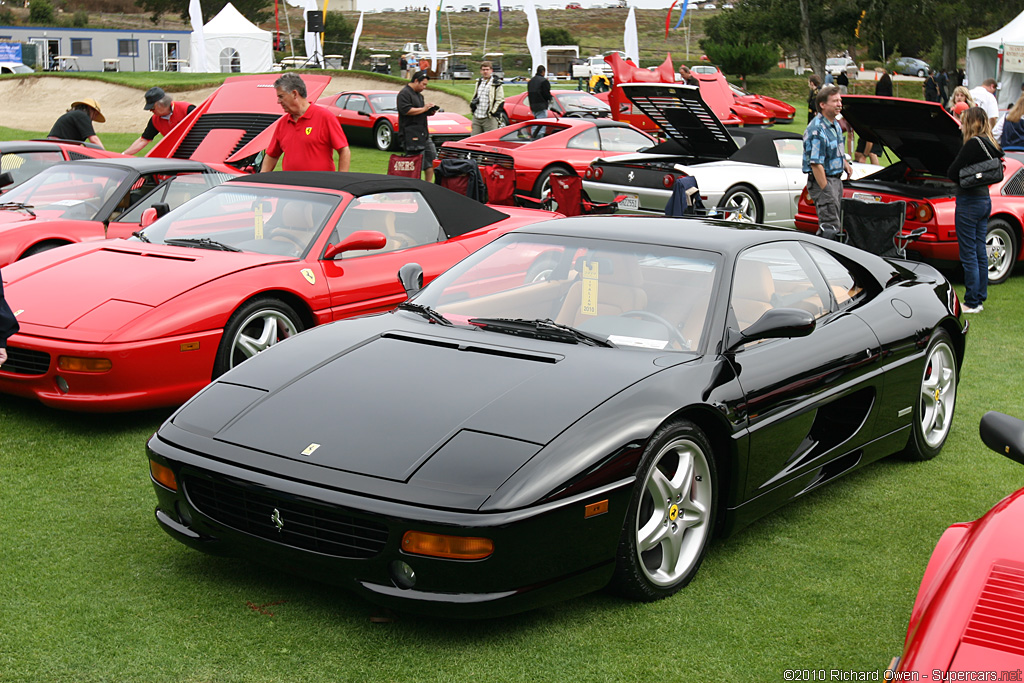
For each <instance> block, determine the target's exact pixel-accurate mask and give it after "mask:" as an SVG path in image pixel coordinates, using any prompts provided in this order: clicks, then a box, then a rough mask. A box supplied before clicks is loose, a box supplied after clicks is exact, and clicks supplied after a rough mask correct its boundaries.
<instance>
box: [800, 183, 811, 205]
mask: <svg viewBox="0 0 1024 683" xmlns="http://www.w3.org/2000/svg"><path fill="white" fill-rule="evenodd" d="M800 201H802V202H804V203H805V204H807V205H808V206H814V200H813V199H811V195H810V194H809V193H808V192H807V187H806V186H805V187H804V189H803V190H801V191H800Z"/></svg>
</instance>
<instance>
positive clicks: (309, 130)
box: [306, 126, 313, 135]
mask: <svg viewBox="0 0 1024 683" xmlns="http://www.w3.org/2000/svg"><path fill="white" fill-rule="evenodd" d="M312 132H313V126H307V127H306V135H309V134H310V133H312Z"/></svg>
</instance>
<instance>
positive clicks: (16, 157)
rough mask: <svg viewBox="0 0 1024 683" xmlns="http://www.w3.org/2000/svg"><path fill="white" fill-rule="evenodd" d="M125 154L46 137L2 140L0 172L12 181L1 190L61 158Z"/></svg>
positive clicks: (7, 188)
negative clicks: (42, 138)
mask: <svg viewBox="0 0 1024 683" xmlns="http://www.w3.org/2000/svg"><path fill="white" fill-rule="evenodd" d="M124 156H125V155H123V154H121V153H119V152H111V151H110V150H106V149H100V148H99V147H96V146H94V145H90V144H86V143H82V142H54V141H43V140H31V141H29V140H14V141H11V142H0V173H9V174H10V181H11V182H10V183H8V184H7V185H5V186H3V187H0V192H4V191H6V190H9V189H10V188H12V187H14V186H15V185H17V184H18V183H22V182H24V181H26V180H28V179H29V178H31V177H32V176H34V175H35V174H36V173H39V172H40V171H42V170H43V169H45V168H49V167H50V166H52V165H53V164H55V163H58V162H60V161H76V160H78V159H109V158H111V157H121V158H124Z"/></svg>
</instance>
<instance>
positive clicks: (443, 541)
mask: <svg viewBox="0 0 1024 683" xmlns="http://www.w3.org/2000/svg"><path fill="white" fill-rule="evenodd" d="M402 550H403V551H404V552H407V553H412V554H413V555H428V556H430V557H443V558H445V559H449V560H482V559H484V558H485V557H488V556H490V554H491V553H493V552H494V541H492V540H491V539H489V538H477V537H473V536H446V535H444V534H431V533H427V532H426V531H406V532H405V535H404V536H402Z"/></svg>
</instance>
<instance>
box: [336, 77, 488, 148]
mask: <svg viewBox="0 0 1024 683" xmlns="http://www.w3.org/2000/svg"><path fill="white" fill-rule="evenodd" d="M397 100H398V93H397V92H395V91H393V90H350V91H346V92H342V93H338V94H336V95H326V96H324V97H321V98H320V99H319V100H317V104H320V105H322V106H324V107H327V109H328V110H329V111H330V112H331V113H332V114H334V115H335V116H337V117H338V121H339V122H340V123H341V127H342V129H343V130H344V131H345V136H346V137H347V138H348V139H349V140H350V141H351V142H354V143H358V144H364V145H370V146H373V147H376V148H377V149H379V150H384V151H386V150H391V149H396V148H398V147H399V146H400V144H399V139H398V102H397ZM427 127H428V128H429V130H430V135H431V137H432V138H433V139H434V141H435V143H437V144H441V143H443V142H445V141H447V140H461V139H462V138H464V137H467V136H468V135H469V134H470V133H471V132H473V124H472V123H471V122H470V120H469V119H467V118H466V117H465V116H463V115H462V114H455V113H452V112H446V111H439V112H437V113H436V114H434V115H433V116H430V117H428V118H427Z"/></svg>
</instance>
